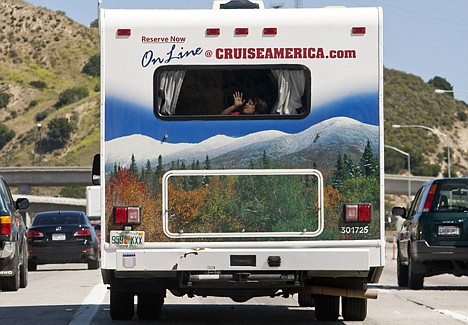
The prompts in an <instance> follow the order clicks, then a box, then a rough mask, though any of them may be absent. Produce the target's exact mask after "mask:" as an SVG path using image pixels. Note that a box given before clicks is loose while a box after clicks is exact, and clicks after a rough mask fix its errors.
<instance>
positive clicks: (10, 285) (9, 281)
mask: <svg viewBox="0 0 468 325" xmlns="http://www.w3.org/2000/svg"><path fill="white" fill-rule="evenodd" d="M16 265H18V266H17V267H16V271H15V274H13V275H12V276H9V277H4V278H1V284H2V290H3V291H18V289H19V288H20V265H19V263H18V262H17V264H16Z"/></svg>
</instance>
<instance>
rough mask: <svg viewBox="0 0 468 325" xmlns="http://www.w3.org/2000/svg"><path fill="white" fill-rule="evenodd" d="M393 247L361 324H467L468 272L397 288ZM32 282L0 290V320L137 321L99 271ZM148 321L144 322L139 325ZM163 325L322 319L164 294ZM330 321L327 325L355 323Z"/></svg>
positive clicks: (276, 305)
mask: <svg viewBox="0 0 468 325" xmlns="http://www.w3.org/2000/svg"><path fill="white" fill-rule="evenodd" d="M391 245H392V244H389V245H388V247H387V259H386V262H387V265H386V268H385V271H384V273H383V276H382V278H381V281H380V283H379V284H377V285H373V288H375V289H377V290H378V291H379V298H378V299H377V300H369V303H368V304H369V306H368V317H367V319H366V320H365V321H364V322H362V323H361V324H369V325H371V324H372V325H375V324H379V325H387V324H392V325H393V324H396V323H402V322H405V323H407V322H410V323H413V324H428V325H432V324H434V325H435V324H444V325H445V324H447V325H451V324H468V301H467V299H466V297H467V296H468V277H463V278H457V277H454V276H450V275H442V276H437V277H432V278H428V279H427V280H426V281H425V285H426V287H425V289H424V290H421V291H413V290H408V289H400V288H398V287H397V285H396V261H395V260H394V259H393V251H392V246H391ZM29 275H30V277H29V285H28V287H27V288H26V289H20V290H19V291H18V292H1V293H0V306H1V307H0V324H2V325H3V324H6V325H10V324H15V325H17V324H26V323H28V324H29V323H34V324H73V325H76V324H134V323H135V321H136V317H135V318H134V319H133V320H132V321H120V322H115V321H112V320H111V319H110V317H109V294H108V291H107V289H106V287H105V286H104V285H103V284H102V282H101V275H100V271H99V270H87V269H86V264H67V265H44V266H41V265H40V266H39V267H38V271H36V272H30V273H29ZM142 323H147V322H142ZM158 323H161V324H195V325H196V324H260V325H261V324H269V325H275V324H282V325H283V324H285V323H287V324H311V323H312V324H320V323H321V322H318V321H316V320H315V317H314V309H313V308H301V307H298V304H297V297H296V296H293V297H290V298H288V299H284V298H274V299H272V298H255V299H251V300H249V301H248V302H247V303H243V304H238V303H234V302H232V301H231V300H230V299H227V298H214V297H208V298H201V297H196V298H192V299H189V298H177V297H173V296H172V295H168V298H167V299H166V304H165V306H164V307H163V315H162V317H161V319H160V321H159V322H158ZM355 323H356V322H344V321H342V320H340V321H338V322H328V323H327V324H355Z"/></svg>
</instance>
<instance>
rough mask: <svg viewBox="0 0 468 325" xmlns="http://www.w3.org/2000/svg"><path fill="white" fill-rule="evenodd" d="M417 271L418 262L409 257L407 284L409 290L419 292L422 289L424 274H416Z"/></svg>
mask: <svg viewBox="0 0 468 325" xmlns="http://www.w3.org/2000/svg"><path fill="white" fill-rule="evenodd" d="M417 269H418V262H416V261H415V260H414V259H413V256H410V261H409V272H408V283H409V287H410V289H413V290H421V289H422V288H423V287H424V273H416V270H417Z"/></svg>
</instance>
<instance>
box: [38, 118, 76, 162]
mask: <svg viewBox="0 0 468 325" xmlns="http://www.w3.org/2000/svg"><path fill="white" fill-rule="evenodd" d="M47 129H48V131H47V136H46V138H44V139H42V140H41V142H40V144H39V147H40V151H41V152H42V153H46V152H52V151H54V150H56V149H60V148H63V147H64V146H65V144H66V143H67V142H68V140H70V135H71V133H72V132H73V131H74V130H75V126H74V125H73V124H72V123H70V121H69V120H68V119H67V118H65V117H59V118H54V119H53V120H51V121H50V122H49V123H48V124H47Z"/></svg>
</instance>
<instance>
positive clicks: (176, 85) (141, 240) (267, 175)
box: [94, 1, 384, 320]
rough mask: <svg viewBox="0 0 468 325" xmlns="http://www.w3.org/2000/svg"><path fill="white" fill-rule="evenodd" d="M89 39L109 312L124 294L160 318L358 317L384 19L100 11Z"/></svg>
mask: <svg viewBox="0 0 468 325" xmlns="http://www.w3.org/2000/svg"><path fill="white" fill-rule="evenodd" d="M243 6H248V8H247V7H245V8H244V7H243ZM223 7H224V8H223ZM232 7H234V8H232ZM239 7H240V8H239ZM100 32H101V83H102V84H101V96H102V97H101V139H102V142H101V152H100V155H99V156H97V157H96V159H97V158H99V159H100V160H97V161H98V162H99V163H96V164H95V166H98V167H99V168H96V170H94V172H95V174H96V175H95V176H96V177H95V179H100V185H101V186H100V190H101V194H100V197H101V198H102V200H101V218H102V219H101V227H102V228H101V229H102V233H101V240H102V275H103V281H104V283H105V284H108V285H109V288H110V315H111V317H112V318H113V319H131V318H133V317H134V312H135V311H134V297H135V296H137V307H136V313H137V316H138V317H139V319H157V318H158V317H159V316H160V314H161V311H162V310H163V304H164V300H165V297H166V295H167V294H169V292H170V294H172V295H175V296H188V297H194V296H221V297H230V298H232V300H234V301H236V302H246V301H248V300H249V299H251V298H253V297H260V296H268V297H290V296H291V295H297V297H298V301H299V304H300V305H301V306H304V307H308V306H309V307H310V306H313V307H315V317H316V318H317V319H319V320H336V319H338V317H339V316H340V315H341V316H342V317H343V319H344V320H363V319H365V318H366V315H367V299H368V298H375V297H376V295H375V292H373V291H372V290H368V288H367V285H368V284H369V283H376V282H377V281H378V279H379V277H380V274H381V272H382V269H383V266H384V222H383V211H384V205H383V202H384V200H383V189H384V187H383V98H382V96H383V63H382V54H383V53H382V11H381V8H377V7H374V8H344V7H333V8H331V7H330V8H318V9H302V8H301V9H265V8H264V6H263V4H262V3H261V2H259V1H252V2H249V1H231V2H227V1H215V2H214V5H213V8H212V9H192V10H185V9H184V10H182V9H178V10H159V9H158V10H156V9H106V8H101V9H100ZM249 105H250V106H249ZM247 107H249V108H247ZM227 108H229V110H228V114H222V112H223V111H225V110H226V109H227ZM254 110H255V112H253V111H254ZM225 112H226V111H225ZM97 169H99V171H98V170H97ZM97 174H99V175H97ZM97 176H99V177H97ZM340 306H341V308H340Z"/></svg>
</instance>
